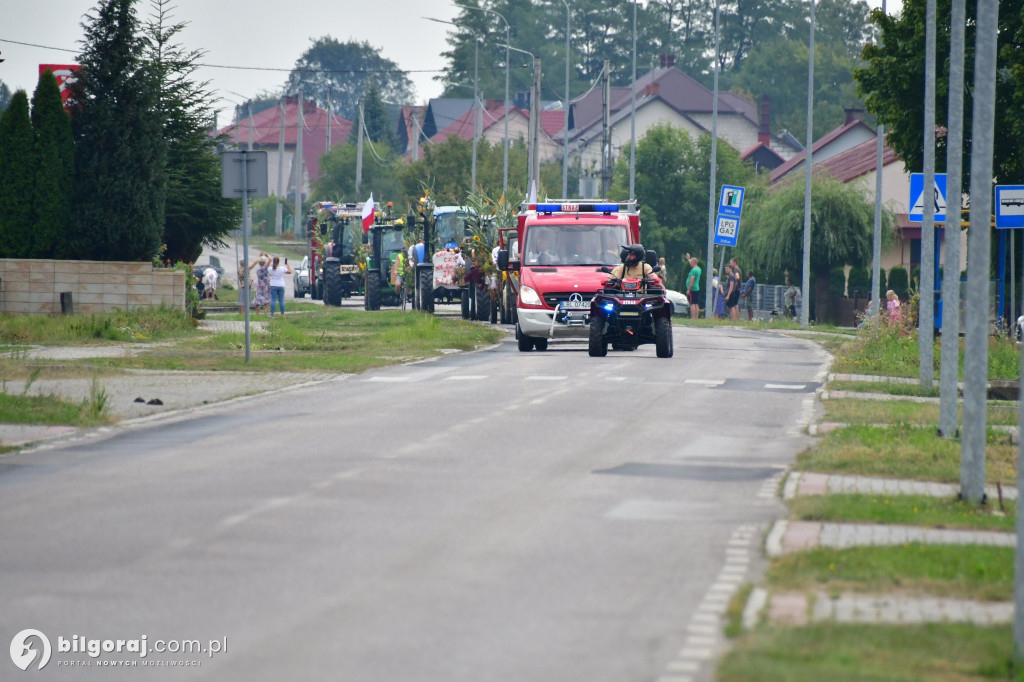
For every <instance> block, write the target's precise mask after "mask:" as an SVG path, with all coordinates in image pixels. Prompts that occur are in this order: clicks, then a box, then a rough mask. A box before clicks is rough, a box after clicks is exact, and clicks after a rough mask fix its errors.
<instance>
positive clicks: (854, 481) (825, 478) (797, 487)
mask: <svg viewBox="0 0 1024 682" xmlns="http://www.w3.org/2000/svg"><path fill="white" fill-rule="evenodd" d="M855 493H861V494H865V495H925V496H928V497H956V496H957V495H958V494H959V493H960V486H959V485H958V484H956V483H936V482H934V481H911V480H907V479H902V478H875V477H871V476H844V475H842V474H818V473H814V472H811V471H793V472H790V474H789V476H787V477H786V484H785V486H784V488H783V492H782V497H783V499H785V500H791V499H793V498H794V497H797V496H798V495H836V494H855ZM999 493H1000V489H999V488H997V487H996V486H994V485H989V486H985V494H986V495H988V498H989V499H990V500H997V499H999ZM1002 497H1003V499H1006V500H1016V499H1017V488H1016V487H1015V486H1013V485H1008V486H1003V487H1002Z"/></svg>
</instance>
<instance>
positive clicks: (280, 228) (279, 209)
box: [274, 97, 286, 237]
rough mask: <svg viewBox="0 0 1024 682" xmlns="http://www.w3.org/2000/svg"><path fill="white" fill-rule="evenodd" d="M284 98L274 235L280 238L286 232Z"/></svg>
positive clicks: (278, 157)
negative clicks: (284, 223)
mask: <svg viewBox="0 0 1024 682" xmlns="http://www.w3.org/2000/svg"><path fill="white" fill-rule="evenodd" d="M284 100H285V98H284V97H281V104H280V109H281V135H280V137H279V138H278V142H277V201H276V202H275V203H274V234H275V235H277V236H278V237H280V236H281V233H282V232H284V225H283V224H282V222H283V221H284V204H283V203H281V202H283V201H284V193H285V186H284V116H285V111H286V110H285V106H284Z"/></svg>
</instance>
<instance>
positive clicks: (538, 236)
mask: <svg viewBox="0 0 1024 682" xmlns="http://www.w3.org/2000/svg"><path fill="white" fill-rule="evenodd" d="M628 243H629V240H628V238H627V235H626V226H625V225H580V224H577V223H569V224H564V225H559V224H551V223H545V224H543V225H532V226H530V228H529V229H528V230H527V231H526V244H525V248H524V249H523V253H524V254H526V256H525V258H524V259H523V264H524V265H614V264H616V263H618V262H619V248H620V247H621V246H622V245H624V244H628Z"/></svg>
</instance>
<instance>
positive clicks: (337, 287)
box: [324, 257, 342, 306]
mask: <svg viewBox="0 0 1024 682" xmlns="http://www.w3.org/2000/svg"><path fill="white" fill-rule="evenodd" d="M340 268H341V265H340V263H339V262H338V259H337V258H333V257H331V258H328V259H327V260H325V261H324V303H326V304H327V305H334V306H340V305H341V297H342V284H341V269H340Z"/></svg>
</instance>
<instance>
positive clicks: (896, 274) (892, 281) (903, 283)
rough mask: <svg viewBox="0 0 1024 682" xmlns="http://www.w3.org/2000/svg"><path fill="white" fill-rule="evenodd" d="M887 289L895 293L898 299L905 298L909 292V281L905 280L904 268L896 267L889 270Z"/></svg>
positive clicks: (905, 272) (905, 270)
mask: <svg viewBox="0 0 1024 682" xmlns="http://www.w3.org/2000/svg"><path fill="white" fill-rule="evenodd" d="M889 288H890V289H892V290H893V291H895V292H896V295H897V296H899V297H900V298H902V299H906V298H907V294H908V293H909V292H910V281H909V280H908V279H907V269H906V268H903V267H900V266H898V265H897V266H896V267H894V268H892V269H891V270H889ZM883 294H884V292H883Z"/></svg>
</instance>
